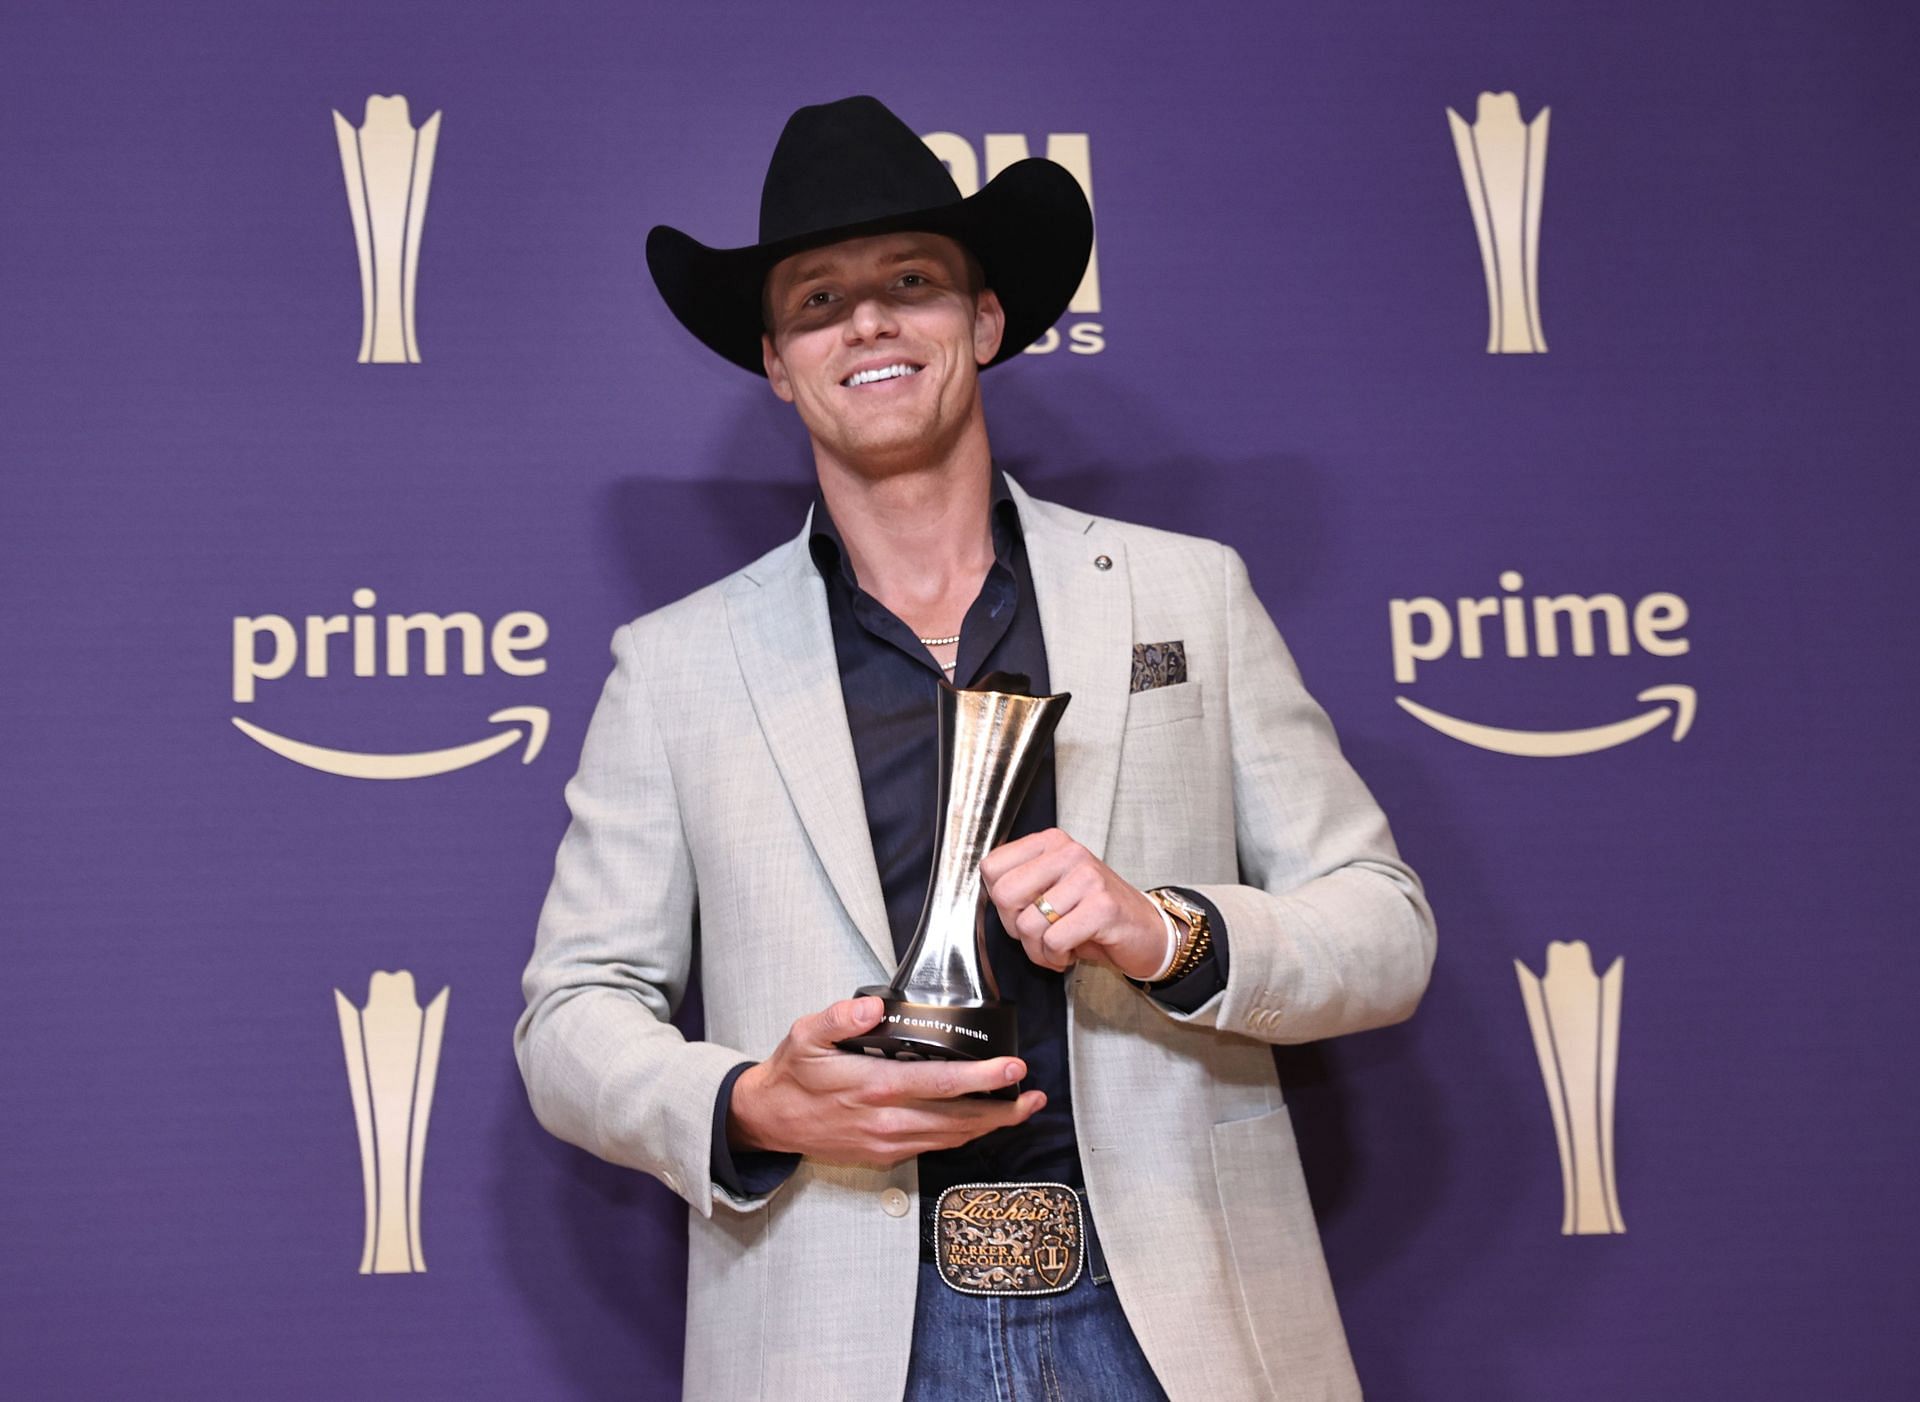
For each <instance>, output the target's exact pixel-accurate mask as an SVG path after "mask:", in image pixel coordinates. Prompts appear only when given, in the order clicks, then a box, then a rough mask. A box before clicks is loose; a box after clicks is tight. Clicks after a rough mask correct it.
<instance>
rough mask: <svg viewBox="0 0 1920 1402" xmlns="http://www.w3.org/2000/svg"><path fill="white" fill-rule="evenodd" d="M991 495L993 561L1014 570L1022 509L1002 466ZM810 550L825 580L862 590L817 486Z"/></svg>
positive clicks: (996, 468)
mask: <svg viewBox="0 0 1920 1402" xmlns="http://www.w3.org/2000/svg"><path fill="white" fill-rule="evenodd" d="M989 492H990V495H989V498H988V504H987V513H988V519H989V521H990V523H991V525H992V529H993V558H994V561H995V563H997V564H1000V565H1004V566H1006V567H1007V568H1008V569H1012V568H1013V548H1014V543H1015V542H1016V541H1018V540H1020V539H1021V531H1020V509H1019V507H1018V506H1016V505H1015V504H1014V500H1013V493H1012V492H1010V491H1008V490H1007V477H1006V474H1005V473H1004V472H1002V471H1001V470H1000V464H999V463H994V464H993V478H992V486H991V487H990V489H989ZM807 548H808V549H809V550H810V551H811V552H812V553H813V563H814V566H815V568H817V569H818V570H819V571H820V574H821V577H822V578H826V577H827V576H828V575H830V574H831V573H833V572H835V571H837V572H838V573H839V575H840V577H841V578H842V579H844V580H845V581H846V582H847V584H848V585H849V586H851V587H852V588H855V589H858V588H859V587H860V583H859V581H858V580H857V579H855V578H854V576H853V561H852V559H850V558H849V557H848V555H847V546H846V542H845V541H844V540H842V539H841V538H840V528H839V527H838V526H836V525H835V524H834V521H833V513H832V512H830V511H828V510H827V499H826V496H825V494H823V493H822V492H821V491H820V489H819V487H817V486H816V487H815V488H814V489H813V530H812V533H811V534H810V535H809V536H808V538H807Z"/></svg>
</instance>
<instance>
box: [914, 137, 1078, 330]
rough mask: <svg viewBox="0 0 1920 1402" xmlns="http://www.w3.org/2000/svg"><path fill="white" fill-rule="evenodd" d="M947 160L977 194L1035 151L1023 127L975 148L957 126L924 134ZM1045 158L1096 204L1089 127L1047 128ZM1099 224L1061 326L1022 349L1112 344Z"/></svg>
mask: <svg viewBox="0 0 1920 1402" xmlns="http://www.w3.org/2000/svg"><path fill="white" fill-rule="evenodd" d="M920 139H921V140H922V141H924V142H926V143H927V149H928V150H930V151H932V152H933V154H934V155H936V156H938V157H939V158H940V159H941V160H942V161H943V162H945V163H946V167H947V173H948V174H949V175H951V176H952V177H953V183H954V184H955V185H958V186H959V187H960V193H961V194H962V195H964V196H966V197H968V198H972V197H973V196H974V195H975V194H977V193H979V190H980V187H981V186H982V185H983V184H985V183H986V182H987V181H989V180H992V179H993V178H994V176H996V175H998V174H999V173H1000V172H1001V171H1003V170H1005V169H1006V168H1007V167H1008V166H1010V165H1012V164H1013V163H1014V162H1016V161H1024V160H1026V159H1027V157H1029V156H1031V155H1032V154H1033V150H1032V148H1031V146H1030V145H1029V144H1028V142H1027V138H1026V136H1025V134H1024V133H1021V132H989V133H988V134H987V135H986V137H985V139H984V140H982V142H981V143H980V148H979V149H978V150H976V149H975V148H974V144H973V143H972V142H971V141H969V140H967V138H966V137H964V136H961V135H960V134H959V133H957V132H951V131H936V132H928V133H927V134H926V135H924V136H922V137H921V138H920ZM1045 154H1046V158H1047V159H1048V160H1050V161H1052V162H1054V163H1055V164H1056V165H1060V166H1064V167H1066V170H1067V173H1068V174H1070V175H1071V176H1073V178H1074V179H1075V180H1076V181H1078V182H1079V184H1080V191H1081V193H1082V194H1084V195H1085V196H1086V197H1087V207H1088V208H1089V209H1091V208H1093V144H1092V142H1091V140H1090V139H1089V137H1088V135H1087V133H1086V132H1083V131H1056V132H1049V133H1048V134H1047V149H1046V153H1045ZM1099 318H1100V224H1099V220H1098V218H1097V217H1096V218H1095V220H1094V236H1093V251H1092V252H1091V253H1090V254H1089V255H1088V257H1087V271H1086V272H1085V273H1084V274H1082V276H1081V278H1080V286H1079V287H1077V288H1075V289H1074V293H1073V300H1072V301H1071V302H1069V303H1068V304H1067V313H1066V316H1064V317H1063V318H1061V321H1060V324H1059V325H1058V326H1050V327H1048V328H1047V333H1046V335H1044V336H1042V337H1041V338H1040V339H1039V340H1037V341H1035V342H1034V343H1033V344H1032V345H1030V346H1028V347H1027V348H1026V350H1025V351H1024V352H1022V354H1025V355H1051V354H1053V353H1054V352H1055V351H1057V350H1059V349H1060V348H1061V347H1062V346H1063V345H1064V346H1065V347H1066V349H1067V352H1068V354H1070V355H1098V354H1100V352H1101V351H1103V350H1105V349H1106V348H1107V328H1106V324H1105V323H1104V322H1103V321H1101V320H1100V319H1099Z"/></svg>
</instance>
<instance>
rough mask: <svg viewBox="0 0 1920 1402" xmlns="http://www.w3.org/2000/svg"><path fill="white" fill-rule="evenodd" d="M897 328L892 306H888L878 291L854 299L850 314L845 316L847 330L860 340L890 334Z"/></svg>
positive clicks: (868, 339)
mask: <svg viewBox="0 0 1920 1402" xmlns="http://www.w3.org/2000/svg"><path fill="white" fill-rule="evenodd" d="M897 329H898V327H897V325H896V323H895V321H894V317H893V308H892V307H890V306H888V305H887V300H886V298H885V297H883V296H881V295H880V294H878V293H874V294H873V295H871V296H866V297H861V298H859V299H858V300H856V301H855V302H854V304H853V310H852V312H851V314H850V315H849V316H848V317H847V330H848V331H849V332H850V333H851V334H852V335H853V336H854V337H855V338H857V339H859V340H862V341H872V340H875V339H877V338H879V337H881V336H891V335H893V334H894V333H895V331H896V330H897Z"/></svg>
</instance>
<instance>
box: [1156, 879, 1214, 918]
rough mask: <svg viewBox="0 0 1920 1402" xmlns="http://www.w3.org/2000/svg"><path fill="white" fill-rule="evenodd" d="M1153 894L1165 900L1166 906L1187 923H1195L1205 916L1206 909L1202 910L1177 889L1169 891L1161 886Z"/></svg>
mask: <svg viewBox="0 0 1920 1402" xmlns="http://www.w3.org/2000/svg"><path fill="white" fill-rule="evenodd" d="M1153 894H1154V895H1155V896H1156V897H1157V898H1158V899H1160V900H1162V901H1165V902H1166V903H1167V907H1168V908H1169V909H1170V910H1172V911H1173V913H1174V914H1175V915H1178V916H1180V917H1181V918H1182V919H1184V920H1185V921H1186V922H1187V923H1188V924H1189V925H1197V924H1199V923H1200V922H1201V921H1203V920H1205V919H1206V918H1207V913H1206V911H1204V910H1202V909H1201V908H1200V907H1199V906H1197V905H1195V904H1194V903H1193V902H1192V901H1190V900H1188V899H1187V898H1186V897H1185V896H1183V895H1181V894H1180V893H1179V892H1178V891H1169V890H1167V889H1165V888H1164V887H1163V888H1162V889H1160V890H1157V891H1155V892H1154V893H1153Z"/></svg>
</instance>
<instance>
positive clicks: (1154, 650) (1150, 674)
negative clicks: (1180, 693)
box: [1128, 638, 1187, 691]
mask: <svg viewBox="0 0 1920 1402" xmlns="http://www.w3.org/2000/svg"><path fill="white" fill-rule="evenodd" d="M1186 679H1187V645H1186V644H1185V643H1184V642H1182V641H1181V640H1180V639H1178V638H1176V639H1174V640H1173V641H1172V642H1170V643H1135V644H1134V645H1133V683H1132V685H1131V686H1130V687H1128V690H1129V691H1151V690H1153V688H1155V687H1156V686H1177V685H1179V684H1180V683H1181V682H1183V681H1185V680H1186Z"/></svg>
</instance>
